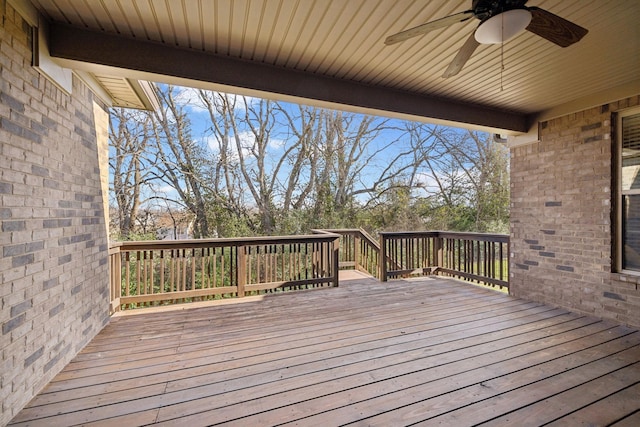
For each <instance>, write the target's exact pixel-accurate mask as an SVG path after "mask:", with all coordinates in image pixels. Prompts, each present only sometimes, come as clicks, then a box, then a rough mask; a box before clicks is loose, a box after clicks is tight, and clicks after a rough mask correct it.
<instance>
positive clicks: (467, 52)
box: [442, 31, 480, 79]
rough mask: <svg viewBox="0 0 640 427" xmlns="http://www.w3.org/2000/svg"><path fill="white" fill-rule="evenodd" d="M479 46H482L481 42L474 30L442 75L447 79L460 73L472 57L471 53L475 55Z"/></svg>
mask: <svg viewBox="0 0 640 427" xmlns="http://www.w3.org/2000/svg"><path fill="white" fill-rule="evenodd" d="M478 46H480V43H478V42H477V41H476V38H475V31H474V32H472V33H471V35H470V36H469V38H468V39H467V41H466V42H464V45H462V47H461V48H460V50H459V51H458V54H457V55H456V57H455V58H453V61H451V64H449V67H447V70H446V71H445V72H444V74H443V75H442V77H443V78H445V79H446V78H449V77H452V76H455V75H456V74H458V73H459V72H460V70H462V67H464V64H466V63H467V61H468V60H469V58H471V55H473V52H475V50H476V48H477V47H478Z"/></svg>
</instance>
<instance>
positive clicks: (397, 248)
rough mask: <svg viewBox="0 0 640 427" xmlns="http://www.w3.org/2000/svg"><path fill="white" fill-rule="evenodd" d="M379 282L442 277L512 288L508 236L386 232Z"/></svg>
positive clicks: (382, 244)
mask: <svg viewBox="0 0 640 427" xmlns="http://www.w3.org/2000/svg"><path fill="white" fill-rule="evenodd" d="M380 248H381V249H382V251H383V252H384V253H385V254H386V257H385V262H381V263H380V264H381V269H380V270H381V272H380V276H379V277H380V279H381V280H383V281H386V280H387V279H389V278H398V277H407V276H410V275H429V274H441V275H445V276H450V277H457V278H461V279H464V280H468V281H473V282H478V283H482V284H486V285H492V286H499V287H500V288H502V287H507V288H508V287H509V236H507V235H503V234H483V233H455V232H442V231H425V232H406V233H395V232H383V233H380Z"/></svg>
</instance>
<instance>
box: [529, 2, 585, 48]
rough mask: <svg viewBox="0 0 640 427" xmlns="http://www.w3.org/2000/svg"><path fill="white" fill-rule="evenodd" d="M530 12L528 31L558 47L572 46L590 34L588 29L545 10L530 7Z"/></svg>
mask: <svg viewBox="0 0 640 427" xmlns="http://www.w3.org/2000/svg"><path fill="white" fill-rule="evenodd" d="M529 11H530V12H531V23H530V24H529V26H528V27H527V31H531V32H532V33H534V34H537V35H539V36H540V37H542V38H543V39H547V40H549V41H550V42H552V43H555V44H557V45H558V46H562V47H567V46H571V45H572V44H574V43H576V42H578V41H580V39H581V38H582V37H584V36H585V34H587V33H588V32H589V30H587V29H586V28H582V27H581V26H580V25H577V24H574V23H573V22H571V21H567V20H566V19H564V18H561V17H559V16H558V15H554V14H553V13H551V12H547V11H546V10H544V9H540V8H537V7H530V8H529Z"/></svg>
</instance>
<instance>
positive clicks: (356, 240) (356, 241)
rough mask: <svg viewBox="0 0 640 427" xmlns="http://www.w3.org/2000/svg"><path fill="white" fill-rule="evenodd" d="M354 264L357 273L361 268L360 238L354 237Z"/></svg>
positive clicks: (355, 235)
mask: <svg viewBox="0 0 640 427" xmlns="http://www.w3.org/2000/svg"><path fill="white" fill-rule="evenodd" d="M353 263H354V265H353V266H354V268H355V270H356V271H359V270H360V269H359V268H358V267H359V266H360V236H358V235H357V234H354V235H353Z"/></svg>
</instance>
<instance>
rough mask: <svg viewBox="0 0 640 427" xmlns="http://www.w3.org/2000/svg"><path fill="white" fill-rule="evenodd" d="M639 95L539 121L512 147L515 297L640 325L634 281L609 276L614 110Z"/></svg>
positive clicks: (635, 101) (639, 302) (637, 288)
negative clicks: (536, 137) (531, 138)
mask: <svg viewBox="0 0 640 427" xmlns="http://www.w3.org/2000/svg"><path fill="white" fill-rule="evenodd" d="M639 102H640V97H638V96H636V97H633V98H629V99H625V100H621V101H619V102H615V103H611V104H607V105H602V106H599V107H596V108H591V109H588V110H585V111H582V112H579V113H576V114H570V115H567V116H564V117H560V118H557V119H553V120H549V121H546V122H542V123H540V142H537V143H534V144H530V145H525V146H521V147H514V148H512V149H511V253H512V258H511V277H510V290H511V292H512V293H513V294H514V295H515V296H519V297H523V298H526V299H531V300H534V301H541V302H546V303H549V304H553V305H557V306H561V307H566V308H569V309H571V310H573V311H577V312H582V313H587V314H591V315H595V316H598V317H602V318H608V319H613V320H615V321H617V322H620V323H623V324H628V325H632V326H637V327H638V326H640V286H639V285H638V282H639V280H638V279H637V278H634V277H632V276H626V275H620V274H614V273H612V271H613V270H612V226H611V209H612V203H613V201H614V200H613V198H612V197H613V195H612V194H613V193H612V152H613V151H614V140H613V139H612V135H613V130H614V129H613V125H614V124H615V123H612V122H613V120H612V118H613V117H612V114H613V112H615V111H617V110H620V109H624V108H627V107H631V106H634V105H638V103H639Z"/></svg>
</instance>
